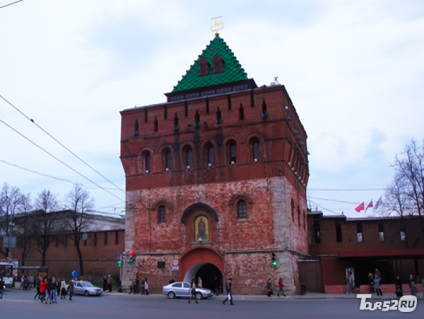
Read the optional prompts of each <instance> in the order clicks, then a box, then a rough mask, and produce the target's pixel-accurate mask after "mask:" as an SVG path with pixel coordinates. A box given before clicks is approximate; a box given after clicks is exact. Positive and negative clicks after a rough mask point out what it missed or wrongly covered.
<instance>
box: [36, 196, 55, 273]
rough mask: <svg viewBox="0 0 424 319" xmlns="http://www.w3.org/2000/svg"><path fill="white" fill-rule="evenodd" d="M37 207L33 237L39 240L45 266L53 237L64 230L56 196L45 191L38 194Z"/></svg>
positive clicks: (39, 248)
mask: <svg viewBox="0 0 424 319" xmlns="http://www.w3.org/2000/svg"><path fill="white" fill-rule="evenodd" d="M35 207H36V208H37V209H38V211H36V212H34V213H33V215H32V216H31V220H32V222H33V226H34V227H33V231H32V235H35V238H36V240H37V248H38V250H39V252H40V254H41V266H45V265H46V256H47V251H48V249H49V246H50V244H51V242H52V241H53V239H54V237H53V235H54V234H57V233H58V232H59V231H60V230H62V229H63V227H61V226H62V225H61V224H60V223H59V222H60V220H59V216H60V215H59V214H58V213H56V211H57V210H58V209H59V201H58V200H57V197H56V195H54V194H53V193H51V192H50V191H49V190H47V189H45V190H43V191H42V192H41V193H39V194H38V197H37V198H36V200H35Z"/></svg>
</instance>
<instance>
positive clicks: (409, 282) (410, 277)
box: [408, 274, 415, 295]
mask: <svg viewBox="0 0 424 319" xmlns="http://www.w3.org/2000/svg"><path fill="white" fill-rule="evenodd" d="M413 282H415V280H414V275H412V274H410V275H409V281H408V285H409V290H410V291H411V295H412V283H413Z"/></svg>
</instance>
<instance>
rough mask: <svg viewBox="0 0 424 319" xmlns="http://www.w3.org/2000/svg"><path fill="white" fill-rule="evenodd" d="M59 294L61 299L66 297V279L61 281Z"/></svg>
mask: <svg viewBox="0 0 424 319" xmlns="http://www.w3.org/2000/svg"><path fill="white" fill-rule="evenodd" d="M59 296H60V299H66V282H65V280H64V279H63V280H62V281H61V282H60V289H59Z"/></svg>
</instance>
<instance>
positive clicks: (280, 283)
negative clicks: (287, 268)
mask: <svg viewBox="0 0 424 319" xmlns="http://www.w3.org/2000/svg"><path fill="white" fill-rule="evenodd" d="M280 294H282V295H283V296H284V297H285V296H286V294H285V292H284V283H283V278H281V277H280V279H278V292H277V296H278V297H280Z"/></svg>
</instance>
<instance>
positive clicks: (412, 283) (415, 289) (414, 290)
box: [411, 280, 417, 297]
mask: <svg viewBox="0 0 424 319" xmlns="http://www.w3.org/2000/svg"><path fill="white" fill-rule="evenodd" d="M411 295H413V296H415V297H417V285H416V284H415V280H412V281H411Z"/></svg>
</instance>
